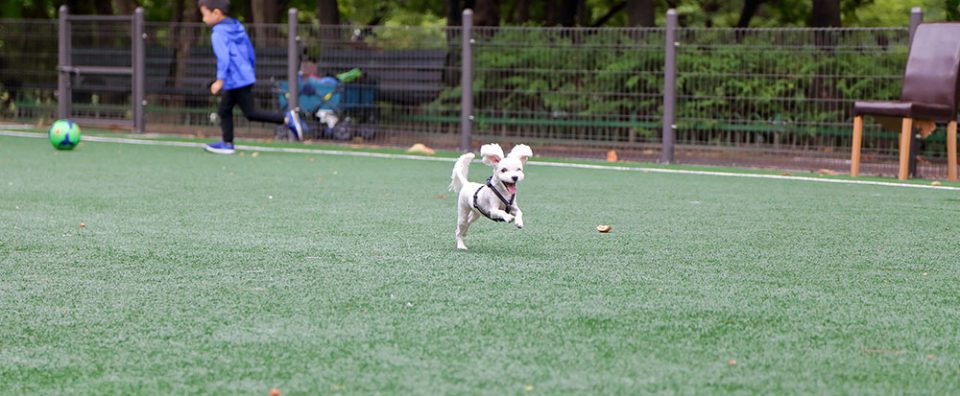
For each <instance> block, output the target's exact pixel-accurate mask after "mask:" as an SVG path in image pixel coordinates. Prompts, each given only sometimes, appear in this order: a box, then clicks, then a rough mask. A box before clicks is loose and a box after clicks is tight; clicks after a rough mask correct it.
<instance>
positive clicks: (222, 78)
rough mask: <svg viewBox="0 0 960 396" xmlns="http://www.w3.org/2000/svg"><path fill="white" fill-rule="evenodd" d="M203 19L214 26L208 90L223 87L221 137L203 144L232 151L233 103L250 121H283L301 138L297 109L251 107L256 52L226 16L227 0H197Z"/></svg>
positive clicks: (239, 27)
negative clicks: (272, 110)
mask: <svg viewBox="0 0 960 396" xmlns="http://www.w3.org/2000/svg"><path fill="white" fill-rule="evenodd" d="M197 4H198V5H199V6H200V13H201V14H202V15H203V23H205V24H207V26H210V27H212V28H213V32H212V33H211V35H210V41H211V43H212V44H213V53H214V54H215V55H216V56H217V80H216V81H214V82H213V83H212V84H211V85H210V93H212V94H214V95H216V94H217V92H220V91H221V90H222V91H223V96H222V98H221V99H220V107H219V109H217V115H218V116H220V129H221V130H223V140H222V141H220V142H217V143H213V144H208V145H207V146H206V147H204V150H207V151H208V152H211V153H216V154H233V153H234V148H233V107H234V106H238V105H239V106H240V110H243V114H244V115H245V116H247V119H248V120H250V121H260V122H270V123H274V124H285V125H286V126H287V127H288V128H290V131H291V132H293V136H294V137H296V138H297V140H303V128H304V126H303V124H302V123H301V122H300V117H299V116H298V115H297V112H296V110H291V111H288V112H287V114H286V117H284V115H280V114H275V113H268V112H264V111H261V110H258V109H256V108H254V105H253V93H252V92H251V91H252V90H253V83H255V82H257V79H256V75H255V73H254V63H255V62H256V56H255V55H254V53H253V45H252V44H250V38H249V37H247V31H246V30H244V29H243V25H241V24H240V22H239V21H237V20H236V19H233V18H230V17H228V16H226V14H227V13H228V12H230V0H199V1H198V2H197Z"/></svg>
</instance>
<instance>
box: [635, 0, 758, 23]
mask: <svg viewBox="0 0 960 396" xmlns="http://www.w3.org/2000/svg"><path fill="white" fill-rule="evenodd" d="M748 1H749V0H748ZM627 21H628V24H629V25H630V26H633V27H653V26H654V24H655V21H656V6H655V4H654V0H627Z"/></svg>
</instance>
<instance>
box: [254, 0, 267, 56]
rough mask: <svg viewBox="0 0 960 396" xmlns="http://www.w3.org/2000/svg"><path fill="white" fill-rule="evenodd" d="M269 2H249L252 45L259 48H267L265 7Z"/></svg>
mask: <svg viewBox="0 0 960 396" xmlns="http://www.w3.org/2000/svg"><path fill="white" fill-rule="evenodd" d="M269 2H270V0H250V13H251V14H253V43H254V45H255V46H257V47H259V48H263V47H266V46H267V29H266V27H265V26H263V24H264V23H267V5H266V4H264V3H269Z"/></svg>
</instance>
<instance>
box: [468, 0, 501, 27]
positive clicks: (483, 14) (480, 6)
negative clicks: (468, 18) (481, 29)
mask: <svg viewBox="0 0 960 396" xmlns="http://www.w3.org/2000/svg"><path fill="white" fill-rule="evenodd" d="M476 7H477V8H476V9H474V10H473V24H474V26H499V25H500V0H480V1H478V2H477V4H476Z"/></svg>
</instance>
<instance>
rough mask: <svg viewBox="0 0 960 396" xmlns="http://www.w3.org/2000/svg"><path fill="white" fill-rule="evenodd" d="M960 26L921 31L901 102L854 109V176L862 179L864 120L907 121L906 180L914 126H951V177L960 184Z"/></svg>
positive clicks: (903, 142)
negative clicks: (959, 162) (959, 126)
mask: <svg viewBox="0 0 960 396" xmlns="http://www.w3.org/2000/svg"><path fill="white" fill-rule="evenodd" d="M958 74H960V23H924V24H920V25H919V26H917V30H916V31H915V32H914V35H913V43H912V44H911V45H910V55H909V56H908V57H907V68H906V70H905V71H904V73H903V89H902V90H901V91H900V100H899V101H895V102H862V101H858V102H856V103H854V105H853V116H854V117H853V154H852V158H851V163H850V176H854V177H856V176H857V175H858V174H859V173H860V145H861V142H862V140H863V116H865V115H871V116H877V117H880V118H887V119H890V118H894V119H901V120H902V121H901V129H900V174H899V179H900V180H906V179H907V172H908V170H909V169H908V166H909V161H910V134H911V133H912V132H913V128H914V126H915V125H914V124H915V123H914V121H916V122H917V124H921V125H925V126H927V127H926V128H923V129H925V133H930V132H932V131H933V129H934V127H935V123H938V122H939V123H947V162H948V168H947V177H948V178H949V179H950V180H951V181H955V180H957V103H958V100H957V95H958V94H960V89H958V85H960V79H958Z"/></svg>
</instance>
